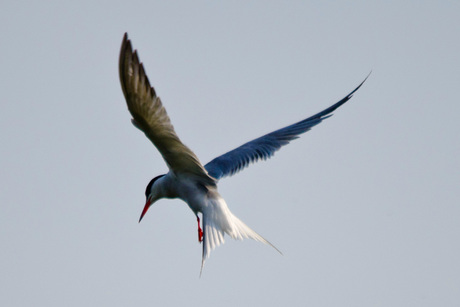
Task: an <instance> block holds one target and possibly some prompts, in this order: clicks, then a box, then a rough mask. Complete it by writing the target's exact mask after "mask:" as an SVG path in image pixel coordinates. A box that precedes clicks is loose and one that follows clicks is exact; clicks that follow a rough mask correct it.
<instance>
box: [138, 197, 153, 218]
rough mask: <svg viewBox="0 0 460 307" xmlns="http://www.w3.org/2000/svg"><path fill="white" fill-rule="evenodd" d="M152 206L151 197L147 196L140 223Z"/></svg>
mask: <svg viewBox="0 0 460 307" xmlns="http://www.w3.org/2000/svg"><path fill="white" fill-rule="evenodd" d="M149 208H150V198H147V202H146V203H145V206H144V210H142V214H141V217H140V218H139V223H140V222H141V221H142V218H143V217H144V215H145V214H146V213H147V210H149Z"/></svg>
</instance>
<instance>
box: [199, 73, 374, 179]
mask: <svg viewBox="0 0 460 307" xmlns="http://www.w3.org/2000/svg"><path fill="white" fill-rule="evenodd" d="M368 77H369V76H368ZM368 77H366V79H364V81H363V82H361V84H360V85H358V87H357V88H355V89H354V90H353V91H352V92H351V93H350V94H348V95H347V96H346V97H344V98H343V99H342V100H340V101H339V102H337V103H336V104H334V105H332V106H330V107H329V108H327V109H325V110H323V111H321V112H319V113H317V114H315V115H313V116H311V117H309V118H307V119H304V120H302V121H300V122H298V123H295V124H292V125H290V126H287V127H284V128H282V129H279V130H276V131H274V132H272V133H269V134H266V135H264V136H262V137H260V138H257V139H255V140H252V141H250V142H248V143H246V144H243V145H241V146H240V147H238V148H236V149H234V150H232V151H229V152H227V153H225V154H223V155H221V156H219V157H217V158H215V159H214V160H212V161H211V162H209V163H208V164H206V165H205V166H204V167H205V168H206V170H207V171H208V174H209V175H211V176H212V177H214V178H216V179H218V180H219V179H221V178H223V177H226V176H232V175H234V174H235V173H237V172H239V171H241V170H243V169H244V168H246V167H247V166H249V164H251V163H254V162H257V161H259V160H266V159H268V158H270V157H272V156H273V155H274V154H275V152H276V151H277V150H279V149H280V148H281V147H282V146H284V145H287V144H289V142H290V141H292V140H295V139H297V138H298V137H299V135H300V134H302V133H305V132H307V131H308V130H310V129H311V128H312V127H313V126H315V125H317V124H319V123H321V122H322V121H323V120H324V119H326V118H328V117H330V116H332V114H331V113H332V112H333V111H334V110H335V109H337V108H338V107H340V106H341V105H343V104H344V103H345V102H347V101H348V100H349V99H350V98H351V97H352V96H353V94H354V93H355V92H356V91H357V90H358V89H359V88H360V87H361V85H363V83H364V82H365V81H366V80H367V78H368Z"/></svg>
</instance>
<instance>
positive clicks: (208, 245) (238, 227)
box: [200, 197, 282, 275]
mask: <svg viewBox="0 0 460 307" xmlns="http://www.w3.org/2000/svg"><path fill="white" fill-rule="evenodd" d="M208 205H209V206H208V207H207V210H203V256H202V262H201V272H202V271H203V267H204V263H205V261H206V259H207V258H209V255H210V254H211V251H212V250H213V249H214V248H216V247H218V246H219V245H221V244H223V243H224V242H225V240H224V235H225V234H227V235H229V236H230V237H231V238H232V239H234V240H243V239H247V238H250V239H253V240H255V241H259V242H262V243H265V244H268V245H270V246H271V247H273V248H274V249H276V250H277V251H278V252H279V253H280V254H282V253H281V251H280V250H279V249H277V248H276V247H275V246H274V245H273V244H271V243H270V242H269V241H267V240H266V239H265V238H263V237H262V236H261V235H259V234H258V233H257V232H255V231H254V230H252V229H251V228H249V227H248V226H247V225H246V224H245V223H243V222H242V221H241V220H240V219H239V218H237V217H236V216H235V215H233V213H232V212H230V210H229V209H228V207H227V204H226V203H225V200H224V199H223V198H221V197H218V198H213V199H210V200H209V203H208ZM201 272H200V275H201Z"/></svg>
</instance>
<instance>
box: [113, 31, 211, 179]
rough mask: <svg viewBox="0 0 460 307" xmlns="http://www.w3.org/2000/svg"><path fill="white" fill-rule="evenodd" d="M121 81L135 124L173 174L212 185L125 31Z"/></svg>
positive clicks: (120, 69)
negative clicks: (148, 75)
mask: <svg viewBox="0 0 460 307" xmlns="http://www.w3.org/2000/svg"><path fill="white" fill-rule="evenodd" d="M119 73H120V82H121V88H122V90H123V94H124V95H125V98H126V102H127V104H128V109H129V112H130V113H131V115H132V116H133V119H132V122H133V124H134V126H136V127H137V128H139V129H140V130H141V131H143V132H144V133H145V135H146V136H147V137H148V138H149V139H150V140H151V141H152V143H153V144H154V145H155V147H156V148H157V149H158V151H159V152H160V153H161V155H162V156H163V159H164V160H165V162H166V164H167V165H168V167H169V169H170V170H171V171H173V172H174V173H175V174H176V175H181V174H184V173H186V174H188V175H192V176H194V177H196V178H199V179H200V180H201V181H203V182H204V183H208V184H214V183H215V181H214V179H213V178H211V177H210V176H209V175H208V174H207V172H206V170H205V169H204V167H203V165H202V164H201V163H200V161H199V160H198V158H197V156H196V155H195V154H194V153H193V152H192V151H191V150H190V149H189V148H188V147H187V146H185V145H184V144H183V143H182V142H181V140H180V139H179V137H178V136H177V134H176V132H175V131H174V127H173V125H172V124H171V121H170V119H169V116H168V114H167V113H166V109H165V108H164V107H163V104H162V103H161V100H160V98H159V97H158V96H157V95H156V93H155V90H154V88H153V87H151V86H150V82H149V80H148V78H147V75H146V74H145V71H144V67H143V65H142V63H140V61H139V57H138V55H137V52H136V51H134V52H133V49H132V47H131V41H130V40H129V39H128V35H127V34H126V33H125V36H124V37H123V42H122V45H121V50H120V61H119Z"/></svg>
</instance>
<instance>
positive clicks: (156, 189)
mask: <svg viewBox="0 0 460 307" xmlns="http://www.w3.org/2000/svg"><path fill="white" fill-rule="evenodd" d="M163 176H164V175H160V176H156V177H155V178H153V179H152V180H150V182H149V184H148V185H147V188H146V189H145V206H144V209H143V210H142V213H141V217H140V218H139V223H140V222H141V220H142V218H143V217H144V215H145V214H146V213H147V210H149V208H150V206H151V205H153V204H154V203H155V202H156V201H157V200H158V199H160V198H161V197H162V195H161V188H160V184H159V182H158V179H160V178H162V177H163Z"/></svg>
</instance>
